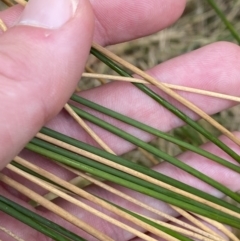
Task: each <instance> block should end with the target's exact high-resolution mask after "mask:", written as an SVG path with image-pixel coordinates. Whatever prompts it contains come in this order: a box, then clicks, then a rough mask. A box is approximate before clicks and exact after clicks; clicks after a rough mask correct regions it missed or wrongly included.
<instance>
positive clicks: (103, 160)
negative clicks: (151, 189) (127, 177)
mask: <svg viewBox="0 0 240 241" xmlns="http://www.w3.org/2000/svg"><path fill="white" fill-rule="evenodd" d="M36 137H37V138H39V139H42V140H45V141H47V142H49V143H52V144H54V145H57V146H60V147H62V148H64V149H66V150H70V151H72V152H75V153H77V154H79V155H82V156H85V157H88V158H90V159H92V160H95V161H97V162H100V163H103V164H105V165H108V166H110V167H113V168H115V169H118V170H121V171H123V172H126V173H128V174H131V175H133V176H135V177H138V178H140V179H143V180H146V181H148V182H150V183H153V184H156V185H158V186H161V187H163V188H166V189H168V190H171V191H173V192H176V193H178V194H180V195H183V196H185V197H188V198H190V199H192V200H195V201H198V202H201V203H203V204H205V205H208V206H210V207H213V208H215V209H217V210H220V211H222V212H225V213H228V214H229V215H232V216H234V217H237V218H240V214H239V213H236V212H234V211H232V210H229V209H227V208H225V207H221V206H219V205H218V204H215V203H212V202H210V201H208V200H205V199H203V198H201V197H198V196H196V195H193V194H191V193H188V192H186V191H183V190H181V189H179V188H176V187H173V186H171V185H169V184H166V183H164V182H161V181H159V180H157V179H154V178H152V177H149V176H147V175H145V174H142V173H140V172H137V171H135V170H132V169H131V168H128V167H125V166H122V165H120V164H117V163H113V162H111V161H109V160H108V159H106V158H103V157H100V156H98V155H95V154H93V153H91V152H88V151H85V150H82V149H80V148H77V147H75V146H72V145H69V144H68V143H65V142H62V141H60V140H57V139H55V138H52V137H50V136H47V135H44V134H42V133H38V134H37V135H36Z"/></svg>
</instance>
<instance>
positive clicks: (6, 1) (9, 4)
mask: <svg viewBox="0 0 240 241" xmlns="http://www.w3.org/2000/svg"><path fill="white" fill-rule="evenodd" d="M1 1H2V2H3V3H4V4H6V5H7V6H8V7H12V6H14V3H13V2H12V1H10V0H1Z"/></svg>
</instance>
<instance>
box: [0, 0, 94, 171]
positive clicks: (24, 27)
mask: <svg viewBox="0 0 240 241" xmlns="http://www.w3.org/2000/svg"><path fill="white" fill-rule="evenodd" d="M93 22H94V21H93V13H92V10H91V5H90V3H89V2H88V1H87V0H30V1H29V2H28V4H27V6H26V7H25V9H24V11H23V13H22V15H21V17H20V18H19V19H18V21H17V23H16V24H15V26H14V27H12V28H10V29H9V30H8V31H7V32H5V33H3V34H2V35H1V36H0V63H1V64H0V103H1V105H0V169H1V168H2V167H3V166H4V165H6V163H7V162H8V161H10V160H11V158H13V157H14V156H15V155H17V154H18V153H19V151H20V150H21V149H22V148H23V147H24V145H25V144H26V143H27V142H28V141H29V140H30V139H31V138H32V137H33V136H34V135H35V134H36V132H37V131H38V130H39V129H40V128H41V127H42V126H43V125H44V124H45V123H46V121H48V120H49V119H50V118H52V117H53V116H54V115H56V114H57V113H58V112H59V111H60V109H61V108H62V106H63V105H64V104H65V103H66V101H67V100H68V98H69V97H70V95H71V94H72V92H73V91H74V88H75V87H76V85H77V82H78V80H79V78H80V76H81V73H82V71H83V68H84V65H85V62H86V59H87V57H88V54H89V49H90V45H91V41H92V33H93Z"/></svg>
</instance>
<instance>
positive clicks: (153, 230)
mask: <svg viewBox="0 0 240 241" xmlns="http://www.w3.org/2000/svg"><path fill="white" fill-rule="evenodd" d="M14 160H15V161H16V162H18V163H20V164H21V165H24V166H25V167H27V168H29V169H31V170H32V171H35V172H37V173H39V174H41V175H43V176H45V177H47V178H49V179H51V180H52V181H54V182H56V183H58V184H59V185H61V186H63V187H65V188H67V189H68V190H70V191H72V192H73V193H75V194H77V195H79V196H81V197H83V198H85V199H87V200H89V201H91V202H93V203H95V204H97V205H100V206H102V207H104V208H106V209H107V210H109V211H111V212H113V213H115V214H117V215H119V216H121V217H122V218H125V219H127V220H129V221H131V222H133V223H134V224H136V225H138V226H140V227H142V228H143V229H146V230H147V231H149V232H151V233H153V234H156V235H158V236H160V237H163V238H164V239H166V240H169V241H170V240H171V241H176V240H177V239H175V238H173V237H171V236H169V235H167V234H165V233H164V232H162V231H160V230H158V229H156V228H154V227H152V226H151V225H148V224H146V223H144V222H143V221H141V220H139V219H137V218H135V217H133V216H132V215H130V214H128V213H126V212H124V211H122V210H120V209H118V208H116V207H115V206H113V205H111V204H109V203H108V202H105V201H104V200H102V199H100V198H98V197H96V196H94V195H92V194H90V193H88V192H86V191H84V190H82V189H79V188H78V187H76V186H74V185H72V184H70V183H68V182H66V181H64V180H62V179H61V178H59V177H57V176H55V175H53V174H51V173H49V172H47V171H45V170H44V169H42V168H40V167H37V166H35V165H33V164H31V163H29V162H27V161H26V160H24V159H22V158H20V157H16V158H15V159H14ZM7 168H9V169H10V170H12V171H14V172H17V173H18V174H19V175H22V173H24V175H25V177H27V178H31V181H34V180H35V179H38V178H35V177H33V176H31V175H30V174H27V173H25V172H23V171H22V170H20V169H18V168H15V167H14V166H12V165H10V164H9V165H7ZM38 184H39V183H38ZM61 195H62V194H61ZM66 195H67V194H66ZM139 235H141V234H139Z"/></svg>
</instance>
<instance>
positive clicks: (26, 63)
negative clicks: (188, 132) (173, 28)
mask: <svg viewBox="0 0 240 241" xmlns="http://www.w3.org/2000/svg"><path fill="white" fill-rule="evenodd" d="M81 4H82V5H81V7H79V9H78V12H77V16H76V17H75V18H74V19H72V20H70V21H69V22H68V23H67V24H66V25H65V26H64V27H63V28H61V29H60V30H54V31H53V32H52V33H51V35H50V37H49V38H48V39H46V38H44V37H43V35H44V31H46V30H43V29H36V28H32V27H26V26H15V27H13V25H14V23H15V22H16V20H17V19H18V17H19V15H20V14H21V12H22V10H23V9H22V7H21V6H15V7H12V8H10V9H8V10H6V11H4V12H2V13H0V18H1V19H3V21H5V22H6V23H7V25H8V27H9V28H10V29H9V31H8V32H6V33H2V34H1V36H0V62H1V65H0V86H1V88H0V102H1V106H0V113H1V114H0V153H1V154H0V167H1V168H4V166H5V165H6V164H7V163H8V162H9V161H10V160H11V159H12V158H13V157H14V156H15V155H16V154H17V153H18V152H19V151H20V150H21V149H22V148H23V146H24V145H25V144H26V143H27V142H28V141H29V140H30V139H31V138H32V137H33V136H34V135H35V134H36V133H37V131H38V130H39V129H40V128H41V126H42V125H44V124H46V123H47V124H46V125H47V126H49V127H51V128H54V129H55V130H57V131H60V132H62V133H64V134H68V135H70V136H72V137H74V138H77V139H79V140H82V141H85V142H87V143H90V144H94V145H96V143H95V142H94V141H92V139H91V138H90V137H89V136H88V135H87V134H86V133H85V132H84V131H83V130H82V129H81V128H79V126H78V125H77V124H76V123H75V122H74V120H72V119H71V118H70V117H69V116H68V115H67V114H66V113H65V112H64V111H61V112H60V113H59V111H60V109H61V108H62V106H63V104H64V103H65V102H66V100H67V99H68V98H69V96H70V95H71V93H72V91H73V89H74V87H75V85H76V83H77V81H78V79H79V78H80V76H81V73H82V71H83V67H84V64H85V61H86V58H87V55H88V50H89V48H90V42H91V41H92V36H93V39H94V41H96V42H98V43H100V44H101V45H104V46H106V45H109V44H115V43H120V42H123V41H129V40H132V39H136V38H139V37H142V36H146V35H149V34H152V33H155V32H157V31H159V30H162V29H164V28H166V27H168V26H170V25H171V24H172V23H173V22H175V21H176V20H177V19H178V18H179V17H180V16H181V14H182V12H183V10H184V7H185V0H169V1H164V0H149V1H144V0H138V1H137V4H136V2H135V1H126V0H115V1H110V0H104V1H94V0H92V1H91V5H92V9H93V11H92V9H91V6H90V4H89V3H88V2H87V1H82V3H81ZM82 20H84V21H82ZM94 23H95V25H94ZM129 29H130V30H131V31H129ZM91 30H92V31H91ZM83 33H84V34H83ZM76 36H78V37H76ZM26 50H27V51H26ZM157 54H161V52H160V51H159V53H157ZM239 56H240V49H239V47H238V46H236V45H234V44H231V43H227V42H221V43H214V44H211V45H209V46H206V47H203V48H201V49H199V50H196V51H193V52H191V53H188V54H185V55H183V56H179V57H177V58H174V59H171V60H169V61H167V62H165V63H162V64H160V65H158V66H155V67H154V68H152V69H150V70H148V73H149V74H151V75H152V76H154V77H155V78H157V79H159V80H161V81H163V82H167V83H175V84H180V85H186V86H191V87H196V88H202V89H207V90H210V91H217V92H222V93H225V94H231V95H236V96H238V95H239V94H240V89H239V84H238V83H239V76H240V58H239ZM49 60H50V61H49ZM13 69H14V71H13ZM55 69H56V70H57V71H55ZM157 92H159V93H161V92H160V91H158V90H157ZM123 93H124V96H125V97H124V98H122V95H123ZM181 95H183V96H184V97H186V98H187V99H188V100H190V101H192V102H193V103H195V104H197V105H198V106H199V107H200V108H202V109H203V110H204V111H206V112H207V113H209V114H213V113H216V112H218V111H220V110H223V109H226V108H229V107H231V106H233V105H234V103H233V102H230V101H224V100H219V99H215V98H210V97H203V96H200V95H195V94H189V93H181ZM81 96H83V97H86V98H88V99H90V100H92V101H95V102H97V103H99V104H102V105H105V106H107V107H109V108H112V109H114V110H116V111H118V112H121V113H123V114H126V115H128V116H131V117H132V118H135V119H137V120H140V121H143V122H145V123H147V124H149V125H152V126H154V127H156V128H159V129H161V130H163V131H169V130H170V129H172V128H175V127H177V126H180V125H182V122H181V121H180V120H179V119H177V118H175V117H174V116H173V115H172V114H171V113H169V112H168V111H166V110H165V109H163V108H162V107H160V106H159V105H158V104H157V103H155V102H154V101H153V100H152V99H150V98H149V97H147V96H146V95H145V94H143V93H141V92H140V91H139V90H138V89H136V88H135V87H133V86H132V85H130V84H127V83H111V84H107V85H105V86H102V87H98V88H95V89H92V90H88V91H85V92H82V93H81ZM116 100H117V101H116ZM170 101H172V100H170ZM172 102H173V103H175V102H174V101H172ZM129 103H134V105H133V104H132V105H129ZM133 106H134V108H133ZM180 108H181V109H182V110H184V111H185V112H186V113H187V114H188V115H190V116H191V117H192V118H194V119H196V118H197V116H196V115H194V114H193V113H192V112H190V111H189V110H187V109H186V108H183V107H182V106H180ZM97 115H100V114H97ZM100 116H101V115H100ZM53 117H54V118H53ZM101 117H102V116H101ZM104 118H105V119H108V118H107V117H104ZM110 121H111V123H113V124H116V125H117V126H119V127H121V128H123V129H124V130H127V131H128V132H129V133H132V134H134V135H136V136H138V137H140V138H141V139H143V140H144V141H149V140H151V139H152V136H150V135H148V134H146V133H143V132H141V131H139V130H136V129H134V128H131V127H129V126H127V125H124V124H120V123H119V122H116V121H114V120H112V119H110ZM90 126H91V127H92V128H93V129H94V130H95V131H96V133H97V134H98V135H100V136H101V138H102V139H103V140H104V141H105V142H106V143H107V144H108V145H109V146H110V147H111V148H112V149H113V150H114V151H115V152H116V153H117V154H122V153H124V152H127V151H129V150H131V149H132V148H133V146H132V145H131V144H129V143H127V142H125V141H122V140H120V139H119V138H117V137H115V136H113V135H111V134H109V133H107V132H105V131H104V130H101V129H100V128H98V127H96V126H94V125H91V124H90ZM236 135H239V133H236ZM222 140H223V141H224V142H225V143H227V144H228V145H229V146H230V147H231V148H233V149H234V150H235V151H236V152H239V148H238V147H237V146H236V145H234V144H233V143H232V142H231V141H230V140H228V139H227V138H225V137H223V138H222ZM204 148H205V149H207V150H209V151H212V152H214V153H215V154H217V155H221V156H222V157H225V158H227V159H228V160H230V161H232V160H231V159H230V158H229V157H228V156H227V155H225V154H223V153H222V151H220V150H219V149H218V148H217V147H215V146H214V145H212V144H210V143H209V144H206V145H205V146H204ZM21 155H22V156H23V157H25V158H26V159H29V160H31V161H32V162H33V163H35V164H37V165H39V166H41V167H43V168H46V169H47V170H48V171H51V172H52V173H54V174H56V175H58V176H59V177H61V178H63V179H65V180H70V179H72V178H73V177H74V176H73V175H72V174H71V173H69V172H67V171H65V170H63V169H62V168H60V167H57V166H56V165H54V164H53V163H51V162H50V161H48V160H45V159H44V158H41V157H38V156H34V155H32V154H31V153H29V152H27V151H24V152H22V153H21ZM178 158H179V159H181V160H182V161H183V162H185V163H187V164H189V165H191V166H192V167H194V168H196V169H198V170H200V171H201V172H204V173H205V174H206V175H208V176H210V177H212V178H214V179H216V180H217V181H219V182H220V183H222V184H224V185H226V186H227V187H229V188H230V189H232V190H233V191H238V190H239V188H240V184H239V183H240V182H239V181H240V176H239V174H236V173H235V172H233V171H230V170H227V169H225V168H224V167H222V166H220V165H218V164H216V163H214V162H212V161H209V160H206V159H205V158H203V157H199V156H198V155H195V154H193V153H190V152H186V153H184V154H182V155H181V156H179V157H178ZM155 170H157V171H159V172H161V173H164V174H166V175H169V176H171V177H173V178H176V179H178V180H180V181H183V182H185V183H187V184H190V185H192V186H195V187H197V188H199V189H201V190H204V191H206V192H208V193H211V194H212V195H215V196H217V197H219V198H221V197H223V194H222V193H220V192H219V191H217V190H215V189H214V188H212V187H210V186H208V185H206V184H204V183H203V182H201V181H199V180H197V179H196V178H193V177H191V176H190V175H188V174H186V173H185V172H183V171H180V170H178V169H177V168H175V167H173V166H172V165H170V164H168V163H163V164H160V165H158V166H156V167H155ZM3 172H4V173H8V174H9V175H10V176H11V177H14V179H15V180H18V181H19V182H21V183H23V184H24V185H26V186H28V187H30V188H32V189H34V190H36V191H37V192H38V193H40V194H45V193H46V191H44V190H43V189H41V188H39V187H37V186H36V185H34V184H31V183H30V182H28V181H26V180H25V179H23V178H21V177H19V176H17V175H14V174H13V173H11V172H10V171H8V170H6V169H3ZM112 186H116V185H112ZM117 188H118V189H119V190H121V191H123V192H125V193H127V194H129V195H131V196H133V197H135V198H137V199H138V200H141V201H142V202H144V203H146V204H149V205H151V206H153V207H155V208H158V209H160V210H162V211H165V212H167V213H169V214H171V215H174V216H176V217H178V214H177V213H176V212H174V211H173V210H172V209H170V208H169V206H167V205H166V204H164V203H162V202H160V201H156V200H154V199H152V198H149V197H146V196H143V195H141V194H138V193H135V192H132V191H130V190H126V189H125V188H122V187H117ZM86 189H87V190H88V191H89V192H91V193H94V194H96V195H99V196H101V197H105V198H107V199H108V200H110V201H113V202H116V203H117V204H119V205H123V206H124V207H128V208H129V207H130V206H131V208H132V210H134V211H137V212H140V213H142V214H145V215H150V216H152V217H155V216H154V215H153V214H152V213H149V212H148V211H146V210H142V209H139V208H138V207H136V206H134V205H132V204H131V205H129V203H126V202H125V201H124V200H122V199H120V198H118V197H116V196H114V195H112V194H109V193H107V192H106V191H103V190H101V189H100V188H98V187H96V186H94V185H92V186H90V187H88V188H86ZM0 192H1V194H2V195H4V196H6V197H8V198H11V199H12V200H14V201H16V202H18V203H19V204H22V205H24V206H26V207H27V206H28V204H26V201H27V198H26V197H24V196H22V195H20V194H19V193H17V192H16V191H14V190H13V189H11V188H9V187H7V186H6V185H3V184H1V185H0ZM84 202H86V201H84ZM56 203H57V204H58V205H59V206H61V207H63V208H64V209H66V210H67V211H69V212H71V213H73V214H74V215H76V216H78V217H80V218H81V219H82V220H84V221H86V222H88V223H90V224H91V225H92V226H94V227H96V228H97V229H99V230H101V231H103V232H104V233H106V234H107V235H109V236H110V237H112V238H113V239H114V240H121V241H124V240H125V241H127V240H134V241H137V240H140V239H138V238H136V237H134V236H133V235H132V234H130V233H128V232H126V231H123V230H121V229H119V228H117V227H115V226H113V225H110V224H109V223H107V222H105V221H102V220H101V219H100V218H97V217H92V215H91V214H89V213H87V212H85V211H83V210H81V209H79V208H76V207H75V206H74V205H72V204H69V203H67V202H65V201H63V200H60V199H58V200H56ZM35 211H36V212H38V213H40V214H41V215H44V216H45V217H47V218H50V219H52V220H53V221H56V222H58V223H60V224H62V225H64V226H65V227H66V228H70V229H71V230H73V231H74V232H76V233H78V234H79V235H82V236H83V237H85V238H87V239H88V240H95V239H94V238H93V237H91V236H88V235H87V234H86V233H83V232H82V231H81V230H79V229H77V228H75V227H72V226H71V225H69V224H68V223H66V222H65V221H64V220H62V219H60V218H58V217H56V216H55V215H53V214H51V213H50V212H48V211H47V210H45V209H44V208H38V209H36V210H35ZM104 212H106V211H104ZM0 215H1V219H0V225H3V226H4V227H6V228H8V229H9V230H13V231H14V233H15V234H17V235H18V236H19V237H21V238H23V239H24V240H41V241H44V240H48V238H46V237H44V236H43V235H41V234H39V233H37V232H35V231H34V230H32V229H30V228H28V227H26V226H25V225H24V224H22V223H20V222H18V221H16V220H14V219H13V218H11V217H9V216H7V215H5V214H3V213H1V214H0ZM111 216H113V217H114V216H115V215H112V214H111ZM156 218H158V217H156ZM179 218H181V217H179ZM1 220H4V223H2V222H1ZM139 230H141V229H139ZM141 231H143V230H141ZM157 239H158V238H157ZM0 240H9V241H10V240H12V238H10V237H9V236H7V235H5V234H4V233H2V232H0Z"/></svg>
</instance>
